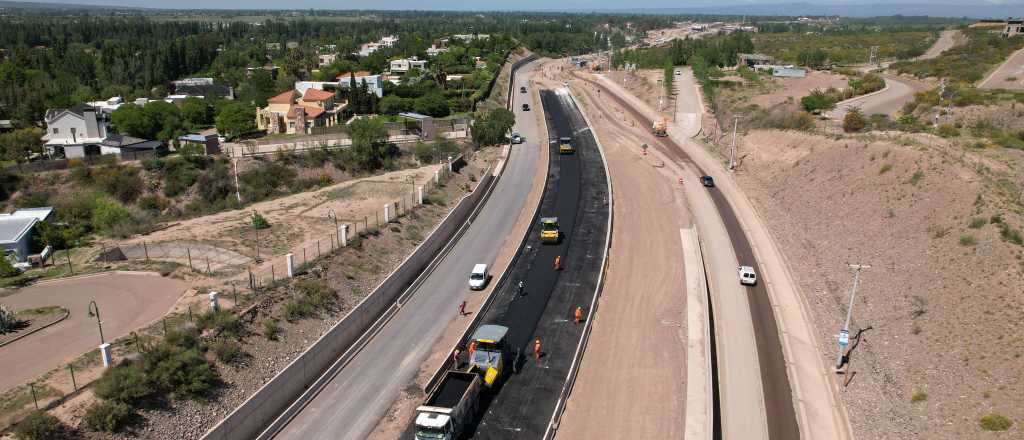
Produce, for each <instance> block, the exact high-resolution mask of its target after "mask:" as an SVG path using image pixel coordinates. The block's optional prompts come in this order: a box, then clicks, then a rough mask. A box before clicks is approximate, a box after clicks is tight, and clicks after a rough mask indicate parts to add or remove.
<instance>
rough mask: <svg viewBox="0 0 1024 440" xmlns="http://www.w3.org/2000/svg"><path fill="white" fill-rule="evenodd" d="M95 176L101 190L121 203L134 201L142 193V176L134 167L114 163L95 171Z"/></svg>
mask: <svg viewBox="0 0 1024 440" xmlns="http://www.w3.org/2000/svg"><path fill="white" fill-rule="evenodd" d="M93 178H94V179H95V180H96V185H97V186H99V188H100V189H101V190H103V191H104V192H106V193H107V194H110V195H111V196H113V197H114V198H115V199H117V200H118V201H120V202H121V203H132V202H134V201H135V200H136V199H138V198H139V195H140V194H141V193H142V178H141V177H139V171H138V169H136V168H133V167H127V166H124V165H114V166H109V167H103V168H100V169H98V170H95V171H93Z"/></svg>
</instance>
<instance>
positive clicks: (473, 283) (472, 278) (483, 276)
mask: <svg viewBox="0 0 1024 440" xmlns="http://www.w3.org/2000/svg"><path fill="white" fill-rule="evenodd" d="M490 277H491V276H490V275H488V274H487V265H486V264H477V265H474V266H473V271H472V272H470V273H469V288H470V289H473V290H483V288H484V287H486V286H487V281H488V279H490Z"/></svg>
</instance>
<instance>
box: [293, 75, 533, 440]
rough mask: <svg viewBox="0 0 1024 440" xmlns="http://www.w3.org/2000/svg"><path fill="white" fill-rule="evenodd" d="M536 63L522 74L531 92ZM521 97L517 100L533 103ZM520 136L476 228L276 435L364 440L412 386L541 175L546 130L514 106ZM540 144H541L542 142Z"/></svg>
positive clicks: (519, 82)
mask: <svg viewBox="0 0 1024 440" xmlns="http://www.w3.org/2000/svg"><path fill="white" fill-rule="evenodd" d="M530 69H533V65H532V64H528V65H526V66H523V67H522V68H521V69H520V72H521V73H520V74H517V76H516V84H515V89H517V90H518V88H519V87H520V86H527V85H528V81H527V79H526V78H527V77H528V75H527V74H526V73H527V72H529V70H530ZM529 96H530V95H529V94H523V95H520V94H518V93H516V94H515V96H514V98H513V99H516V100H520V99H524V98H523V97H526V98H525V99H529V98H528V97H529ZM513 108H514V110H515V114H516V128H515V129H516V130H517V131H519V132H520V133H521V134H523V136H525V138H526V142H525V143H523V144H519V145H516V146H514V147H513V148H512V149H511V153H510V157H509V162H508V163H507V164H506V168H505V171H504V173H503V175H502V176H501V178H500V179H499V180H498V183H497V186H496V187H495V188H494V191H493V193H492V194H491V196H490V198H489V199H488V200H487V201H486V204H485V205H484V207H483V209H482V211H481V212H480V214H479V216H478V217H477V218H476V220H475V221H474V222H473V224H472V226H470V227H469V229H468V230H467V231H466V232H465V234H464V235H463V236H462V237H461V238H460V239H459V241H458V243H457V244H456V245H455V247H454V248H453V249H452V250H451V252H450V253H449V254H448V255H447V256H446V257H445V258H444V260H443V261H441V263H440V264H439V265H438V266H437V267H436V268H435V269H434V271H433V272H432V273H431V274H430V275H429V276H428V277H427V278H426V279H425V281H424V282H423V283H422V284H421V285H420V286H419V287H418V289H417V291H416V292H415V293H413V294H412V295H411V296H410V299H409V300H408V301H407V302H406V304H405V306H404V307H402V309H401V310H399V311H398V312H397V313H396V314H395V316H394V317H393V318H392V319H391V320H390V321H389V322H388V323H387V324H385V325H384V326H383V328H381V329H380V331H379V332H378V333H377V334H376V335H375V336H374V337H373V338H372V339H371V340H370V341H369V342H368V343H367V344H366V346H365V347H363V348H362V350H360V351H359V353H358V354H356V355H355V356H354V357H353V358H352V360H351V361H350V362H349V364H348V365H346V366H345V367H344V368H343V369H342V370H341V371H339V372H338V374H337V375H335V376H334V377H333V378H332V379H331V380H330V382H329V383H327V385H326V386H324V388H323V389H322V390H321V391H320V392H319V393H318V394H317V395H316V396H315V397H314V398H313V399H312V400H311V401H310V402H309V403H308V404H307V405H306V406H305V407H303V408H302V410H301V411H300V412H299V413H298V414H297V415H296V416H295V417H294V418H292V420H291V421H289V422H288V424H287V425H285V426H284V428H283V429H282V430H281V431H280V432H278V433H277V435H276V437H275V438H278V439H302V440H309V439H331V440H341V439H352V440H356V439H364V438H366V437H367V435H368V434H369V433H370V432H371V431H372V430H373V428H374V427H375V426H376V425H377V422H378V421H379V420H380V418H381V417H383V416H384V414H385V412H386V411H387V409H388V408H389V407H390V406H391V404H392V402H393V401H394V400H395V398H397V397H398V395H399V393H400V392H401V390H402V389H403V388H404V387H406V386H408V384H409V383H410V382H411V381H412V379H413V377H414V376H415V374H416V373H417V371H419V368H420V366H421V364H422V363H423V361H424V360H425V359H426V358H427V356H428V355H429V354H430V350H431V349H432V347H433V346H434V344H435V342H436V341H437V340H438V339H439V338H440V337H441V334H442V333H443V331H444V329H445V327H446V326H447V325H448V323H449V322H450V321H451V320H452V319H453V318H454V317H455V315H456V314H457V308H458V305H459V303H460V302H461V301H462V299H463V298H464V297H465V295H466V292H467V290H468V285H467V283H468V279H469V272H470V270H471V269H472V267H473V265H474V264H476V263H487V264H492V263H493V262H494V259H495V257H496V256H497V253H498V251H499V248H500V247H501V245H502V243H503V242H504V240H505V237H506V236H507V235H509V234H510V233H511V231H512V228H513V226H514V224H515V221H516V217H517V216H518V213H519V212H520V211H521V210H522V209H523V207H524V205H525V203H526V197H527V194H528V192H529V191H527V190H526V188H529V187H530V184H531V182H532V180H533V176H534V173H535V171H536V169H535V167H534V165H535V164H536V162H537V159H538V154H539V152H540V148H542V147H546V145H544V144H545V143H546V142H547V140H546V139H540V138H539V136H538V133H540V130H539V129H538V127H537V124H536V123H535V121H536V119H535V118H534V116H533V113H530V112H523V111H522V110H521V105H520V103H519V102H516V103H515V105H513ZM538 141H539V142H540V143H538Z"/></svg>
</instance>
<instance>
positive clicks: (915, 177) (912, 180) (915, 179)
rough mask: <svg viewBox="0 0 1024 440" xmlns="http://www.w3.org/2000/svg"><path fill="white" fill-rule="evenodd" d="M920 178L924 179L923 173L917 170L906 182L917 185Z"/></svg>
mask: <svg viewBox="0 0 1024 440" xmlns="http://www.w3.org/2000/svg"><path fill="white" fill-rule="evenodd" d="M922 178H924V171H921V170H917V171H914V174H912V175H911V176H910V180H909V181H908V182H910V184H911V185H917V184H918V182H920V181H921V179H922Z"/></svg>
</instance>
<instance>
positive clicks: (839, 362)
mask: <svg viewBox="0 0 1024 440" xmlns="http://www.w3.org/2000/svg"><path fill="white" fill-rule="evenodd" d="M847 265H848V266H850V269H851V270H853V288H851V289H850V304H849V305H848V306H847V308H846V322H845V323H843V329H842V330H840V331H839V336H838V337H839V355H838V356H837V357H836V370H837V371H838V370H839V369H841V368H843V354H844V353H845V352H846V346H847V345H850V319H851V318H852V317H853V301H854V300H855V299H856V298H857V286H858V285H859V284H860V271H862V270H864V269H870V268H871V266H868V265H866V264H859V263H858V264H847Z"/></svg>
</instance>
